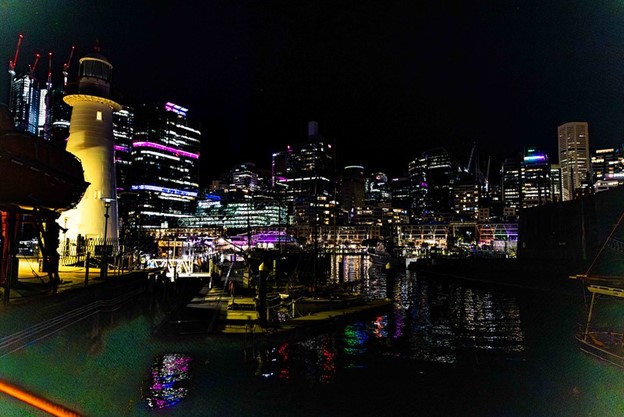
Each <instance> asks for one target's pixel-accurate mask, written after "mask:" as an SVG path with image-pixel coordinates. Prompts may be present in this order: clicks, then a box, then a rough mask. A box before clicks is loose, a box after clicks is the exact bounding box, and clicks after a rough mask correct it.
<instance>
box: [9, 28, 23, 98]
mask: <svg viewBox="0 0 624 417" xmlns="http://www.w3.org/2000/svg"><path fill="white" fill-rule="evenodd" d="M23 40H24V35H22V34H20V35H19V36H18V38H17V46H16V47H15V55H14V57H13V60H12V61H9V74H11V77H10V79H9V108H12V106H13V81H14V80H15V66H16V65H17V56H18V55H19V51H20V48H21V47H22V41H23Z"/></svg>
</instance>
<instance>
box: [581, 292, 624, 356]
mask: <svg viewBox="0 0 624 417" xmlns="http://www.w3.org/2000/svg"><path fill="white" fill-rule="evenodd" d="M587 290H588V291H589V292H590V293H591V295H592V296H591V302H590V304H589V310H588V313H587V320H586V322H585V324H584V325H583V326H580V327H579V330H578V331H577V333H576V341H577V342H578V344H579V347H580V349H581V350H582V351H583V352H585V353H588V354H590V355H592V356H595V357H597V358H599V359H602V360H604V361H606V362H608V363H611V364H613V365H616V366H618V367H620V368H624V333H622V332H616V331H613V330H612V329H611V328H609V327H608V326H607V327H604V326H601V327H594V320H595V319H596V305H597V303H598V299H601V298H602V299H604V298H609V299H612V300H618V299H619V301H621V300H622V299H624V289H621V288H613V287H606V286H602V285H589V286H588V287H587ZM623 306H624V304H623ZM623 330H624V329H623Z"/></svg>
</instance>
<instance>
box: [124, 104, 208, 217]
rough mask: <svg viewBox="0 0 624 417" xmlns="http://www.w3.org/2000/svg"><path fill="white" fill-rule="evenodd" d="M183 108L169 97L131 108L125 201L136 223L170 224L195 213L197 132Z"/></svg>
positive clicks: (197, 184)
mask: <svg viewBox="0 0 624 417" xmlns="http://www.w3.org/2000/svg"><path fill="white" fill-rule="evenodd" d="M187 112H188V109H186V108H184V107H182V106H179V105H176V104H173V103H166V104H164V105H161V104H144V105H142V106H139V107H137V108H136V109H135V118H134V135H133V140H132V150H131V160H132V163H131V166H130V171H129V175H128V180H129V183H130V187H129V191H132V193H131V195H132V197H131V198H130V197H128V198H127V200H130V199H131V200H132V201H127V203H128V204H129V205H131V206H132V207H131V209H130V210H129V215H130V216H135V217H137V216H138V217H139V218H140V219H139V220H135V221H137V222H138V224H140V225H141V227H144V228H166V227H175V226H176V225H177V223H178V220H179V219H181V218H187V217H190V216H192V215H193V214H194V213H195V208H196V199H197V194H198V190H199V150H200V140H201V132H200V130H199V129H198V128H197V127H194V126H193V125H192V123H191V121H190V120H189V119H188V118H187Z"/></svg>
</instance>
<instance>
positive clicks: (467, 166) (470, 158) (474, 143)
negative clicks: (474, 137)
mask: <svg viewBox="0 0 624 417" xmlns="http://www.w3.org/2000/svg"><path fill="white" fill-rule="evenodd" d="M476 147H477V142H472V149H471V150H470V156H469V157H468V164H467V165H466V172H467V173H469V172H470V165H472V157H473V156H474V151H475V148H476Z"/></svg>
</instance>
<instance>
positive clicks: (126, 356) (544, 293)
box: [0, 262, 624, 417]
mask: <svg viewBox="0 0 624 417" xmlns="http://www.w3.org/2000/svg"><path fill="white" fill-rule="evenodd" d="M346 269H347V271H351V270H353V271H356V272H354V273H355V275H356V276H352V275H349V276H348V279H358V277H357V271H358V270H359V271H364V270H367V269H368V266H367V267H366V268H362V267H361V265H357V262H356V265H352V266H350V267H347V268H346ZM385 273H386V272H385V271H383V270H381V269H380V270H376V269H370V270H369V271H368V273H366V275H367V276H366V277H365V279H364V280H363V281H362V282H363V286H364V287H365V289H366V290H367V291H369V292H371V293H373V294H374V293H376V292H377V293H382V294H383V293H385V291H386V289H385ZM394 294H395V299H396V302H395V306H394V309H393V310H392V312H391V313H389V314H383V315H372V316H370V317H367V318H366V319H358V320H354V321H353V322H351V323H349V324H348V325H346V326H341V327H335V328H331V329H328V330H327V332H325V333H321V334H317V335H314V336H310V337H309V338H306V339H302V340H297V341H295V340H293V341H289V342H284V343H282V342H276V343H274V344H273V343H272V342H271V339H270V338H269V339H267V338H266V337H265V336H256V337H255V338H252V337H251V336H247V337H246V336H243V335H241V336H234V337H230V336H231V335H228V336H224V335H190V336H182V337H162V336H157V335H156V332H155V329H156V328H157V327H158V324H159V323H160V321H161V320H162V319H163V317H164V316H165V313H166V312H165V308H164V307H163V303H162V300H161V297H162V296H161V295H156V296H151V297H149V296H145V297H144V298H143V299H142V300H141V302H135V303H132V304H131V305H128V306H126V307H124V308H123V309H120V310H117V311H114V312H109V313H101V314H98V315H95V316H93V317H89V318H87V319H84V320H82V321H79V322H78V323H76V324H73V325H71V326H69V327H67V328H65V329H63V330H61V331H59V332H56V333H54V334H51V335H49V336H47V337H46V338H44V339H41V340H38V341H36V342H34V343H32V344H30V345H28V346H26V347H24V348H22V349H20V350H18V351H15V352H12V353H9V354H5V355H4V356H2V357H0V367H1V369H2V374H1V378H2V379H3V380H4V381H6V382H9V383H12V384H14V385H17V386H19V387H21V388H23V389H26V390H28V391H30V392H32V393H35V394H38V395H40V396H42V397H44V398H46V399H48V400H50V401H53V402H56V403H58V404H61V405H63V406H65V407H67V408H69V409H71V410H74V411H76V412H77V413H79V414H81V415H84V416H89V417H100V416H107V417H109V416H137V417H143V416H172V417H173V416H185V417H188V416H231V415H238V416H273V417H274V416H326V417H333V416H336V417H337V416H373V415H384V414H387V415H409V416H532V417H534V416H540V417H541V416H544V417H545V416H621V415H623V414H624V375H623V374H622V371H621V370H620V369H617V368H615V367H612V366H608V365H606V364H604V363H601V362H599V361H598V360H596V359H593V358H591V357H588V356H586V355H585V354H583V353H582V352H580V351H579V350H578V349H577V347H576V345H575V344H574V338H573V335H574V329H575V328H576V325H577V323H579V322H582V321H583V318H584V314H585V309H584V305H583V293H582V290H581V287H580V283H579V287H578V293H576V294H574V293H570V292H564V291H562V292H553V291H550V290H535V289H531V290H529V289H523V288H518V287H506V286H498V285H497V286H493V285H489V284H483V283H475V282H468V281H463V280H451V279H447V278H440V277H435V278H434V277H425V276H420V275H418V274H417V273H415V272H404V271H401V272H397V274H396V284H395V287H394ZM170 352H174V353H185V354H188V355H190V357H191V365H190V375H191V378H190V380H189V385H188V395H187V396H186V397H185V398H183V399H182V400H181V401H180V402H179V403H178V404H177V405H175V406H173V407H170V408H164V409H160V410H157V409H151V408H149V407H148V406H147V404H146V401H145V400H144V398H143V393H145V389H146V387H147V386H148V382H149V379H150V367H151V364H152V362H153V360H154V358H155V357H156V356H158V355H159V354H163V353H170ZM1 409H2V413H1V414H2V415H3V416H20V417H21V416H47V415H48V414H46V413H44V412H43V411H38V410H35V409H33V408H32V407H31V406H28V405H25V404H22V403H20V402H18V401H17V400H14V399H13V398H11V397H8V396H6V395H3V396H2V406H1Z"/></svg>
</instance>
